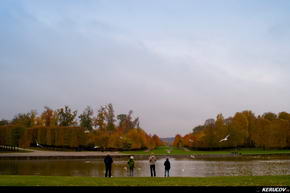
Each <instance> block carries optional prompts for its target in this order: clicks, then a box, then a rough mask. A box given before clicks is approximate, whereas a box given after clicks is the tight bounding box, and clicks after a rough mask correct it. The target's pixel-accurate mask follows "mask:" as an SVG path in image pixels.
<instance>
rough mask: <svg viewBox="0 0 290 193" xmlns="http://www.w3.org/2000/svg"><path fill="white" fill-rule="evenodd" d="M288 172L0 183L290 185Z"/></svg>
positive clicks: (4, 182)
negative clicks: (252, 174)
mask: <svg viewBox="0 0 290 193" xmlns="http://www.w3.org/2000/svg"><path fill="white" fill-rule="evenodd" d="M289 185H290V176H226V177H225V176H220V177H170V178H150V177H132V178H129V177H120V178H100V177H80V176H22V175H15V176H14V175H0V186H289Z"/></svg>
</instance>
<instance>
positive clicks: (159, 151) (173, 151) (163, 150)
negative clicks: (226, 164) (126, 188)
mask: <svg viewBox="0 0 290 193" xmlns="http://www.w3.org/2000/svg"><path fill="white" fill-rule="evenodd" d="M168 150H170V153H168V152H167V151H168ZM235 151H236V150H235V149H228V150H215V151H198V150H189V149H184V148H176V147H167V146H163V147H158V148H156V149H154V150H151V151H146V150H145V151H144V150H140V151H123V152H122V153H125V154H132V155H149V154H151V153H154V154H155V155H208V154H230V153H232V152H235ZM238 153H240V154H245V155H251V154H290V150H289V149H288V150H286V149H281V150H279V149H278V150H275V149H269V150H263V149H258V148H244V149H238Z"/></svg>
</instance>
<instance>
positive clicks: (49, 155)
mask: <svg viewBox="0 0 290 193" xmlns="http://www.w3.org/2000/svg"><path fill="white" fill-rule="evenodd" d="M107 154H110V155H111V156H112V157H113V158H116V159H122V158H129V156H131V155H133V156H134V158H135V159H136V160H142V159H148V157H149V156H150V155H149V154H125V153H121V152H90V151H87V152H59V151H33V152H22V153H19V152H9V153H0V160H52V159H56V160H57V159H103V158H104V157H105V156H106V155H107ZM154 155H155V156H156V157H157V158H159V159H162V158H166V157H170V158H177V159H178V158H180V159H182V158H184V159H193V160H195V159H223V158H224V159H227V158H233V159H235V158H253V159H254V158H265V157H274V156H278V157H281V156H284V157H287V158H290V153H272V154H271V153H269V154H255V153H253V154H232V153H228V154H191V155H188V154H176V155H175V154H168V155H164V154H162V155H161V154H154Z"/></svg>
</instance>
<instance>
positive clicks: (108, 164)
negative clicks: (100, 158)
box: [104, 154, 113, 178]
mask: <svg viewBox="0 0 290 193" xmlns="http://www.w3.org/2000/svg"><path fill="white" fill-rule="evenodd" d="M104 163H105V168H106V173H105V177H109V178H110V177H111V175H112V163H113V159H112V157H111V156H110V155H109V154H108V155H107V156H106V157H105V159H104Z"/></svg>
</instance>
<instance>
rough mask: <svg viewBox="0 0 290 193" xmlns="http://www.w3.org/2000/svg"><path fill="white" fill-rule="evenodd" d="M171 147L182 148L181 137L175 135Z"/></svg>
mask: <svg viewBox="0 0 290 193" xmlns="http://www.w3.org/2000/svg"><path fill="white" fill-rule="evenodd" d="M173 146H174V147H178V148H180V147H183V140H182V137H181V135H179V134H177V135H176V136H175V138H174V141H173Z"/></svg>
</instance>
